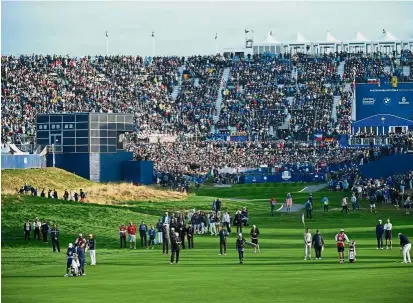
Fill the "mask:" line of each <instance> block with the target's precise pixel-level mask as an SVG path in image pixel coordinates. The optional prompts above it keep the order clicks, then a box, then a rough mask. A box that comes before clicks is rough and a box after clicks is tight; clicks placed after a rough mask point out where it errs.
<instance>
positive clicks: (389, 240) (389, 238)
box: [384, 219, 393, 249]
mask: <svg viewBox="0 0 413 303" xmlns="http://www.w3.org/2000/svg"><path fill="white" fill-rule="evenodd" d="M392 229H393V224H391V223H390V219H387V222H386V224H384V232H385V233H386V249H389V244H390V249H392V248H393V244H392Z"/></svg>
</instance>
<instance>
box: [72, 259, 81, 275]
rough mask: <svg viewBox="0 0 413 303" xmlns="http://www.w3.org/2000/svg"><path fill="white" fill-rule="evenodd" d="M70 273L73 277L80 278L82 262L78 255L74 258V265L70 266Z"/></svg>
mask: <svg viewBox="0 0 413 303" xmlns="http://www.w3.org/2000/svg"><path fill="white" fill-rule="evenodd" d="M70 272H71V274H72V276H73V277H76V276H80V262H79V258H78V257H77V255H76V254H75V257H74V258H73V261H72V265H71V266H70Z"/></svg>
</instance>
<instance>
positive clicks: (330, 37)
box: [326, 31, 340, 43]
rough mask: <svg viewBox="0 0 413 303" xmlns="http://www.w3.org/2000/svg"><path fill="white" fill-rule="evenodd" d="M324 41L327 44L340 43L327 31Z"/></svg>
mask: <svg viewBox="0 0 413 303" xmlns="http://www.w3.org/2000/svg"><path fill="white" fill-rule="evenodd" d="M326 41H327V42H331V43H337V42H340V41H339V40H337V39H336V37H334V36H333V35H332V34H331V33H330V32H329V31H328V32H327V35H326Z"/></svg>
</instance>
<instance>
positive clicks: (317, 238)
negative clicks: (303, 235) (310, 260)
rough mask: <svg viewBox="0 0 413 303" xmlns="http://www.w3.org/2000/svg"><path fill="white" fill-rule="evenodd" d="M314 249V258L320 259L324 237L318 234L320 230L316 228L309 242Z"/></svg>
mask: <svg viewBox="0 0 413 303" xmlns="http://www.w3.org/2000/svg"><path fill="white" fill-rule="evenodd" d="M311 244H312V245H313V247H314V250H315V259H316V260H321V251H322V250H323V247H324V239H323V236H322V235H321V234H320V231H319V230H318V229H317V231H316V234H315V235H314V236H313V240H312V243H311Z"/></svg>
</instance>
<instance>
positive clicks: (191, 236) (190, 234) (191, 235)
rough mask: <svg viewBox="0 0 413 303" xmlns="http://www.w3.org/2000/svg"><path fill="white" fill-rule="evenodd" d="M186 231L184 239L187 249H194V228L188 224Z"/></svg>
mask: <svg viewBox="0 0 413 303" xmlns="http://www.w3.org/2000/svg"><path fill="white" fill-rule="evenodd" d="M185 231H186V237H187V239H188V248H189V249H193V248H194V228H193V227H192V225H191V224H188V226H187V227H186V228H185Z"/></svg>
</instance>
